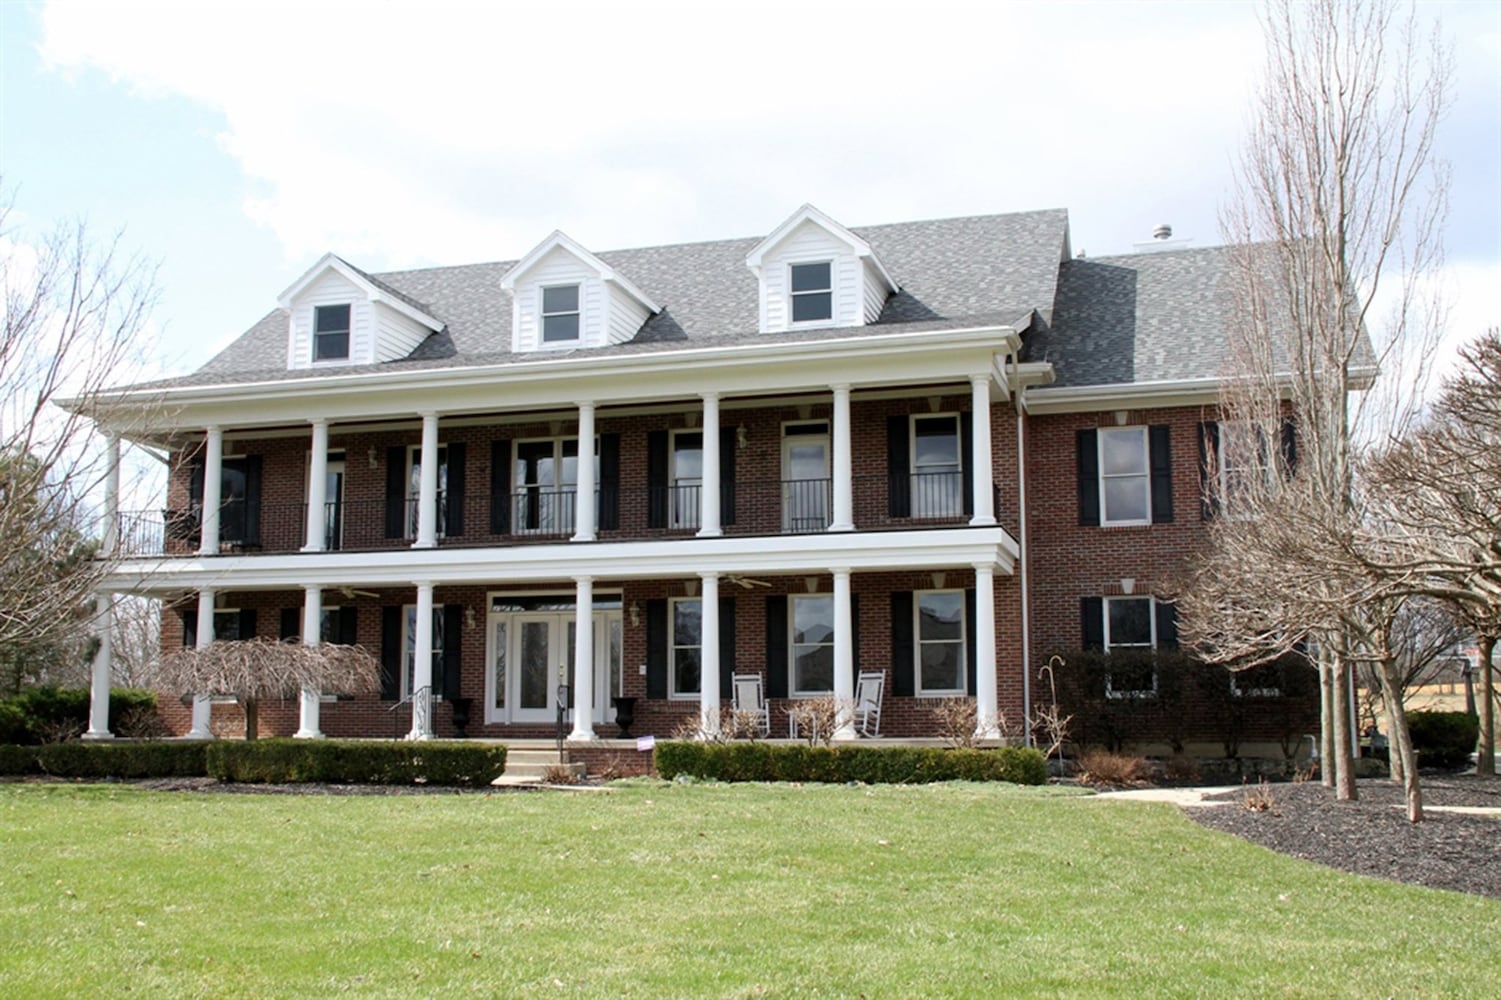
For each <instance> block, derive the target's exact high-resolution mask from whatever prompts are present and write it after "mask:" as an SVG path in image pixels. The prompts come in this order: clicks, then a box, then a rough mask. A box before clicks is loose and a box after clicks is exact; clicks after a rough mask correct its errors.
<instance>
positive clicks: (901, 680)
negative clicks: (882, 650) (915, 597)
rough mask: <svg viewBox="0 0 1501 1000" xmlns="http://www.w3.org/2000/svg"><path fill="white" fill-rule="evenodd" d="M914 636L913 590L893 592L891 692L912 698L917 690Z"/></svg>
mask: <svg viewBox="0 0 1501 1000" xmlns="http://www.w3.org/2000/svg"><path fill="white" fill-rule="evenodd" d="M913 646H914V644H913V636H912V591H910V590H897V591H893V592H892V594H891V693H892V694H894V695H897V696H899V697H903V698H910V697H912V695H913V694H914V693H915V692H916V691H917V680H916V676H915V674H914V670H915V666H916V650H915V649H914V648H913Z"/></svg>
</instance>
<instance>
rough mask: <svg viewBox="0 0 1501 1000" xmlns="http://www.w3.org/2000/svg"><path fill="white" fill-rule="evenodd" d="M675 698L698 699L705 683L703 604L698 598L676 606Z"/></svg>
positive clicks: (683, 600) (672, 656)
mask: <svg viewBox="0 0 1501 1000" xmlns="http://www.w3.org/2000/svg"><path fill="white" fill-rule="evenodd" d="M669 635H670V636H671V639H672V648H671V649H669V650H668V657H669V661H668V662H670V663H671V664H672V672H671V677H672V697H674V698H688V697H696V696H697V695H698V693H699V691H700V689H701V688H700V686H701V684H702V683H703V663H704V650H703V602H702V601H701V600H699V599H698V598H696V597H685V598H678V599H675V600H674V601H673V602H672V628H671V630H670V632H669Z"/></svg>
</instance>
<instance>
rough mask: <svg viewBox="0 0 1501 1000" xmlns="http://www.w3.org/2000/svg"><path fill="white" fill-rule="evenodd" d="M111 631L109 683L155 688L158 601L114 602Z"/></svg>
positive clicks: (122, 599)
mask: <svg viewBox="0 0 1501 1000" xmlns="http://www.w3.org/2000/svg"><path fill="white" fill-rule="evenodd" d="M113 627H114V634H113V635H112V637H111V642H110V650H111V654H112V655H111V657H110V660H111V665H110V672H111V678H112V683H113V684H115V685H117V686H119V687H137V688H150V687H155V686H156V668H157V664H158V662H159V661H160V660H161V652H162V650H161V633H162V605H161V601H158V600H155V599H153V598H149V597H137V596H134V595H130V596H123V597H119V598H117V599H116V600H115V613H114V622H113Z"/></svg>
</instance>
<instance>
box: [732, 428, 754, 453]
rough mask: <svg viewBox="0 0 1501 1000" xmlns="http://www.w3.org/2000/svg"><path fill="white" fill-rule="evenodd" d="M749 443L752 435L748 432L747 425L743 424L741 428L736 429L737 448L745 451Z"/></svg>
mask: <svg viewBox="0 0 1501 1000" xmlns="http://www.w3.org/2000/svg"><path fill="white" fill-rule="evenodd" d="M749 443H750V435H749V434H748V433H747V432H746V430H745V425H744V424H741V425H740V426H739V427H736V428H735V447H737V448H739V449H740V450H741V451H744V450H745V446H746V445H747V444H749Z"/></svg>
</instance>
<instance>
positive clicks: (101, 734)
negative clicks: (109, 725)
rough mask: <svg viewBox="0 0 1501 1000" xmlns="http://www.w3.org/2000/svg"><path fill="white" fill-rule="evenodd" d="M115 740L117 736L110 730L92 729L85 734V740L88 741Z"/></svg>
mask: <svg viewBox="0 0 1501 1000" xmlns="http://www.w3.org/2000/svg"><path fill="white" fill-rule="evenodd" d="M114 738H115V734H114V733H112V732H110V731H109V730H108V729H90V730H89V731H88V732H86V733H84V734H83V739H86V740H112V739H114Z"/></svg>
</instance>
